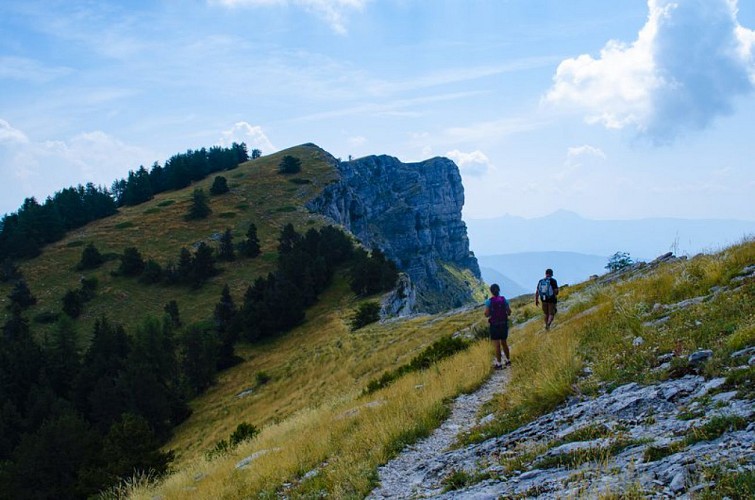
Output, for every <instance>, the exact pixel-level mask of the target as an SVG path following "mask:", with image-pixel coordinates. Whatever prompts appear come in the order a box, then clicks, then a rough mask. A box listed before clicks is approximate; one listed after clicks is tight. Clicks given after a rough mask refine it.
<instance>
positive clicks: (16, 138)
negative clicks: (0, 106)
mask: <svg viewBox="0 0 755 500" xmlns="http://www.w3.org/2000/svg"><path fill="white" fill-rule="evenodd" d="M2 142H9V143H10V142H16V143H26V142H29V139H28V138H27V137H26V134H24V133H23V132H22V131H20V130H18V129H17V128H13V126H12V125H11V124H10V123H8V122H6V121H5V120H3V119H2V118H0V143H2Z"/></svg>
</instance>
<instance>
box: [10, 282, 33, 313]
mask: <svg viewBox="0 0 755 500" xmlns="http://www.w3.org/2000/svg"><path fill="white" fill-rule="evenodd" d="M8 300H9V301H10V303H9V304H8V305H7V306H6V309H8V310H10V309H12V308H13V306H14V304H15V305H17V306H18V307H19V308H21V310H24V309H28V308H29V307H31V306H33V305H34V304H36V303H37V298H36V297H35V296H34V295H32V294H31V290H29V286H28V285H27V284H26V281H24V280H19V281H18V282H17V283H16V284H15V285H14V286H13V290H11V292H10V294H9V295H8Z"/></svg>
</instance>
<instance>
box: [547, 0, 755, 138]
mask: <svg viewBox="0 0 755 500" xmlns="http://www.w3.org/2000/svg"><path fill="white" fill-rule="evenodd" d="M648 10H649V16H648V20H647V23H646V24H645V26H643V28H642V29H641V30H640V31H639V34H638V37H637V39H636V40H635V41H634V42H632V43H631V44H626V43H623V42H620V41H616V40H611V41H609V42H608V43H607V44H606V45H605V46H604V47H603V49H601V51H600V56H599V57H597V58H593V57H592V56H590V55H587V54H583V55H580V56H578V57H576V58H573V59H566V60H564V61H562V62H561V64H560V65H559V66H558V69H557V70H556V74H555V76H554V78H553V79H554V84H553V87H552V88H551V89H550V90H549V91H548V92H547V94H546V95H545V97H544V101H545V102H546V103H550V104H557V105H566V106H573V107H575V108H577V109H579V110H583V111H584V112H585V113H586V120H587V121H588V122H589V123H600V124H602V125H604V126H605V127H607V128H615V129H620V128H624V127H634V128H635V129H636V130H637V131H638V133H639V134H640V135H642V136H646V137H648V138H650V139H651V140H652V141H653V142H655V143H670V142H672V141H673V140H674V139H675V138H676V137H677V136H678V135H679V134H680V133H683V132H685V131H687V130H696V129H703V128H706V127H708V126H709V125H710V124H711V123H712V121H713V120H714V119H715V118H717V117H719V116H722V115H726V114H729V113H731V112H732V110H733V108H734V106H735V104H736V99H737V97H738V96H741V95H744V94H748V93H750V92H751V91H752V90H753V88H755V77H754V76H753V75H755V65H754V61H753V54H752V52H753V45H754V44H755V33H754V32H753V31H752V30H750V29H748V28H746V27H743V26H741V25H740V24H739V23H738V21H737V2H736V0H676V1H672V0H648Z"/></svg>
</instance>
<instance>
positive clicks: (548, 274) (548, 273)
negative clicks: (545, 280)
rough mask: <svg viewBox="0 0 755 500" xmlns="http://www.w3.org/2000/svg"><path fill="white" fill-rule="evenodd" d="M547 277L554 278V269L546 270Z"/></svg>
mask: <svg viewBox="0 0 755 500" xmlns="http://www.w3.org/2000/svg"><path fill="white" fill-rule="evenodd" d="M545 275H546V276H553V269H546V270H545Z"/></svg>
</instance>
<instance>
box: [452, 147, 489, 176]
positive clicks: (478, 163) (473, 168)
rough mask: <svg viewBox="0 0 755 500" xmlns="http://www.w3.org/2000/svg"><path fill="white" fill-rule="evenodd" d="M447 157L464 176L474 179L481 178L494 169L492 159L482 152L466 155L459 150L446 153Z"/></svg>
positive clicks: (477, 151)
mask: <svg viewBox="0 0 755 500" xmlns="http://www.w3.org/2000/svg"><path fill="white" fill-rule="evenodd" d="M446 156H447V157H448V158H450V159H452V160H453V161H454V163H456V164H457V165H458V166H459V170H460V171H461V173H462V174H466V175H470V176H472V177H481V176H483V175H484V174H486V173H487V172H488V171H489V170H490V169H491V168H492V164H491V163H490V158H488V157H487V155H485V153H483V152H482V151H480V150H476V151H472V152H471V153H464V152H462V151H459V150H458V149H454V150H453V151H449V152H448V153H446Z"/></svg>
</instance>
